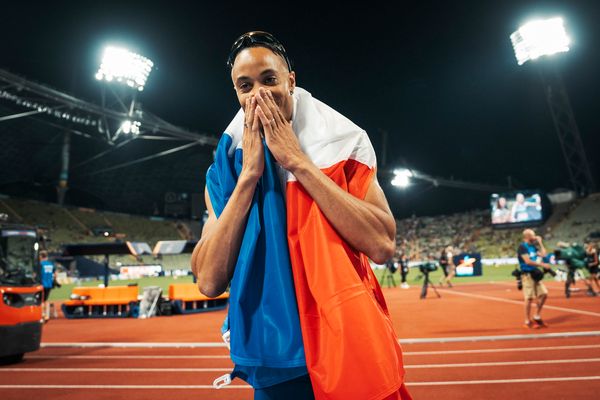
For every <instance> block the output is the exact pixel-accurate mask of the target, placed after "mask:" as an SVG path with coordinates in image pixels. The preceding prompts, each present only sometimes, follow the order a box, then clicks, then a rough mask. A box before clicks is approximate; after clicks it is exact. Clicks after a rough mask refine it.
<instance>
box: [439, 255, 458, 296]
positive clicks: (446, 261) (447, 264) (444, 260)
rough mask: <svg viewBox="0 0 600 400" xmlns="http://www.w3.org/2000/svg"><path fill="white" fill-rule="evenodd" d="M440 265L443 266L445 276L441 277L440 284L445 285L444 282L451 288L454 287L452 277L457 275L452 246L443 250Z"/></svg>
mask: <svg viewBox="0 0 600 400" xmlns="http://www.w3.org/2000/svg"><path fill="white" fill-rule="evenodd" d="M440 266H441V268H442V272H443V273H444V276H443V277H440V286H444V284H446V285H448V287H449V288H451V287H452V283H451V281H452V278H454V276H455V275H456V265H454V254H452V246H447V247H445V248H444V250H442V254H441V256H440Z"/></svg>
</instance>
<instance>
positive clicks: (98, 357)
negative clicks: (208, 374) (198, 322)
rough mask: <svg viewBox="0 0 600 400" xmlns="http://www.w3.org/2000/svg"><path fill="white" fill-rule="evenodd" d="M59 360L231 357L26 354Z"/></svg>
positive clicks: (216, 357) (218, 357)
mask: <svg viewBox="0 0 600 400" xmlns="http://www.w3.org/2000/svg"><path fill="white" fill-rule="evenodd" d="M57 358H68V359H74V360H103V359H106V360H111V359H112V360H121V359H123V360H162V359H166V360H171V359H182V360H185V359H190V360H197V359H204V360H212V359H228V360H229V359H231V357H229V356H194V355H189V356H172V355H168V354H165V355H163V356H132V355H123V356H113V355H106V356H105V355H97V356H80V355H61V354H59V355H36V354H26V355H25V359H37V360H53V359H57Z"/></svg>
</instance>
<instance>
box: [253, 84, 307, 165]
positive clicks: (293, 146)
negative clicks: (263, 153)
mask: <svg viewBox="0 0 600 400" xmlns="http://www.w3.org/2000/svg"><path fill="white" fill-rule="evenodd" d="M254 98H255V99H256V102H257V106H256V110H255V115H258V117H259V118H260V122H261V124H262V128H263V132H264V135H265V140H266V142H267V147H268V148H269V150H271V153H272V154H273V157H275V160H276V161H277V162H278V163H279V165H281V166H282V167H283V168H284V169H286V170H288V171H291V172H293V171H294V168H295V167H296V166H297V165H298V163H299V162H300V161H301V160H302V159H303V158H305V155H304V153H303V152H302V150H301V149H300V143H299V142H298V138H297V137H296V134H295V133H294V130H293V129H292V124H291V123H290V122H289V121H287V120H286V119H285V117H284V116H283V113H282V112H281V110H280V109H279V106H278V105H277V104H276V103H275V99H274V98H273V94H272V93H271V91H269V90H265V89H263V88H260V89H259V91H258V94H257V95H256V96H255V97H254Z"/></svg>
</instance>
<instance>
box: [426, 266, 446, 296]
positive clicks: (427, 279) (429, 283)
mask: <svg viewBox="0 0 600 400" xmlns="http://www.w3.org/2000/svg"><path fill="white" fill-rule="evenodd" d="M421 272H423V271H421ZM429 286H431V288H432V289H433V292H434V293H435V295H436V296H437V297H438V298H440V297H442V296H440V294H439V293H438V291H437V289H436V288H435V285H434V284H433V283H431V281H430V280H429V272H423V287H422V288H421V299H424V298H425V297H427V288H428V287H429Z"/></svg>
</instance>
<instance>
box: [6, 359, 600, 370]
mask: <svg viewBox="0 0 600 400" xmlns="http://www.w3.org/2000/svg"><path fill="white" fill-rule="evenodd" d="M593 362H600V358H580V359H566V360H530V361H497V362H479V363H456V364H421V365H419V364H408V365H407V364H404V368H412V369H420V368H456V367H463V368H465V367H466V368H470V367H502V366H510V365H540V364H577V363H593ZM0 371H1V370H0Z"/></svg>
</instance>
